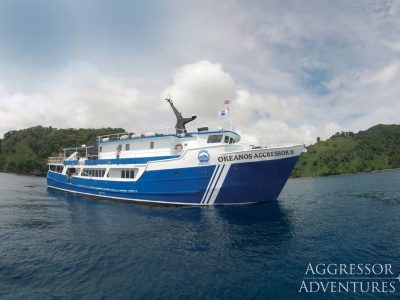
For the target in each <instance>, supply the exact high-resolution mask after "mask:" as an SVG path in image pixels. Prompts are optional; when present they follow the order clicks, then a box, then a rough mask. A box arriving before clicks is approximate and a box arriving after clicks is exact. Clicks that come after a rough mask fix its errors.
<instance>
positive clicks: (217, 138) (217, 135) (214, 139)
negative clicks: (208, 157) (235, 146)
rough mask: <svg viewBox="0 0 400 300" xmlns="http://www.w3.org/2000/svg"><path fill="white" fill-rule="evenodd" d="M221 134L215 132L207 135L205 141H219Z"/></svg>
mask: <svg viewBox="0 0 400 300" xmlns="http://www.w3.org/2000/svg"><path fill="white" fill-rule="evenodd" d="M221 140H222V134H215V135H210V136H208V139H207V143H209V144H211V143H221Z"/></svg>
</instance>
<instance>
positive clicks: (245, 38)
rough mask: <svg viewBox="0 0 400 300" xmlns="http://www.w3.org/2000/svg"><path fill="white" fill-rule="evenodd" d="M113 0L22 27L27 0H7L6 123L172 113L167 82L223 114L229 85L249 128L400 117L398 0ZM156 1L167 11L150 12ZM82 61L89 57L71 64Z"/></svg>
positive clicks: (310, 135)
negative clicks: (133, 0) (162, 0)
mask: <svg viewBox="0 0 400 300" xmlns="http://www.w3.org/2000/svg"><path fill="white" fill-rule="evenodd" d="M114 2H115V1H114ZM114 2H113V4H110V3H109V2H108V1H105V2H104V3H103V2H101V3H103V5H98V3H97V1H96V3H95V2H90V3H88V4H82V3H81V2H79V1H71V2H69V4H68V5H62V6H60V5H58V4H54V5H52V6H51V7H50V8H51V10H50V11H51V12H54V14H53V13H51V14H45V15H46V16H47V15H48V16H56V17H55V18H49V19H46V22H45V23H44V24H46V25H47V24H48V25H49V26H44V27H43V26H42V27H40V28H36V29H39V31H37V30H32V31H30V30H27V29H28V28H26V26H25V27H23V26H22V27H20V26H16V25H18V24H20V22H19V21H20V18H21V15H20V14H19V13H16V15H15V12H18V11H20V9H19V8H20V6H21V5H25V4H22V2H21V3H15V4H13V3H11V2H10V5H11V8H13V6H14V5H15V6H16V8H17V9H11V10H10V9H8V10H7V7H8V6H6V7H4V9H3V7H1V8H2V9H1V10H0V14H1V12H2V13H3V14H4V18H2V19H1V20H2V22H5V23H4V25H7V26H1V30H0V40H1V41H2V42H1V43H0V44H1V45H0V69H1V72H0V83H2V85H3V87H2V88H1V87H0V101H1V102H0V126H1V127H0V132H2V133H4V132H5V131H7V130H10V129H18V128H23V127H27V126H33V125H37V124H42V125H52V126H58V127H61V126H62V127H79V126H82V127H98V126H113V127H116V126H122V127H124V128H127V129H134V128H138V127H139V128H142V127H147V126H156V125H158V124H159V123H161V124H160V125H161V126H166V125H168V126H171V125H173V124H174V117H173V114H172V112H171V111H170V110H169V108H168V105H167V104H166V103H165V102H162V101H161V99H160V94H161V96H162V98H164V97H165V96H167V95H168V93H170V94H171V96H172V97H173V99H174V100H175V102H176V104H177V106H178V108H179V109H181V110H182V112H183V113H184V115H191V114H197V115H198V116H199V120H197V121H196V124H195V125H198V126H202V125H206V124H210V123H218V120H217V113H216V112H217V111H218V110H219V109H221V108H223V104H222V101H223V100H224V99H225V98H231V99H232V100H233V101H234V104H233V110H234V122H235V124H236V128H237V129H239V130H240V131H241V132H242V133H243V135H245V136H248V137H249V138H250V137H252V136H254V137H255V136H257V137H259V138H260V139H265V138H267V139H268V138H272V137H273V138H275V137H276V138H282V139H293V138H294V139H300V140H303V141H305V142H313V141H314V140H315V138H316V137H317V136H320V137H322V138H326V137H329V135H332V134H334V133H335V132H336V131H339V130H345V131H348V130H352V131H358V130H365V129H367V128H368V127H370V126H373V125H375V124H376V123H400V116H399V114H397V113H396V112H397V111H399V110H400V107H399V105H400V104H399V101H398V99H399V96H400V78H399V77H400V76H399V75H400V62H399V58H398V50H399V36H400V15H399V13H400V3H399V2H395V1H394V2H393V1H381V2H376V1H373V0H371V1H369V0H366V1H353V2H348V1H331V2H326V1H325V2H321V1H311V2H309V1H308V2H303V1H294V2H290V3H288V2H285V1H250V2H246V3H244V2H243V1H238V0H232V1H222V2H221V1H220V2H216V1H211V0H202V1H196V0H195V1H189V2H182V1H174V0H170V1H167V3H163V5H162V6H158V5H153V4H145V5H142V4H140V3H139V4H137V5H136V4H135V5H130V3H128V2H126V1H117V2H118V3H116V4H114ZM42 6H44V7H42ZM8 8H9V7H8ZM28 8H30V6H29V7H28ZM36 8H37V11H36V12H35V13H34V15H33V17H35V16H36V18H39V19H40V17H41V16H42V15H43V13H44V12H46V11H48V10H46V9H45V8H46V3H45V2H43V4H41V6H36ZM42 8H43V9H44V10H42ZM22 11H27V12H31V10H29V9H23V10H22ZM159 13H162V15H168V16H169V18H168V22H165V19H163V18H146V17H149V16H156V15H157V14H159ZM121 14H122V15H121ZM6 17H7V18H6ZM32 20H35V18H32ZM149 20H152V21H151V22H149ZM52 22H54V24H53V25H55V26H51V25H52ZM2 24H3V23H2ZM35 24H36V23H33V24H32V26H35ZM72 24H73V25H74V26H72ZM47 28H54V30H53V31H52V32H50V33H49V35H50V36H49V37H48V38H46V37H47V36H46V33H47V32H48V31H46V30H45V29H47ZM64 29H65V31H64ZM32 32H33V33H35V32H39V33H43V34H40V36H38V38H39V37H40V39H38V40H37V45H36V46H40V45H42V46H46V45H47V46H49V45H59V47H53V46H51V47H50V46H49V47H47V46H46V47H44V50H46V49H47V50H48V51H47V52H46V51H40V52H35V51H32V49H41V48H40V47H22V46H24V45H26V44H25V43H26V42H27V41H29V43H35V38H31V39H29V40H28V39H27V37H31V33H32ZM62 33H65V35H64V34H62ZM64 37H65V38H64ZM59 39H60V40H59ZM55 40H56V41H58V40H59V42H60V43H50V42H54V41H55ZM22 42H23V43H22ZM21 43H22V44H21ZM69 43H70V45H68V44H69ZM8 45H10V47H11V46H12V47H11V48H10V47H9V46H8ZM21 45H22V46H21ZM33 46H35V45H33ZM9 48H10V49H11V51H8V52H7V51H6V50H7V49H8V50H10V49H9ZM57 51H60V53H58V55H56V54H57V53H54V56H53V55H52V54H53V52H57ZM10 53H11V54H10ZM38 53H39V54H40V55H39V56H38V57H35V55H36V54H38ZM6 54H7V55H6ZM50 54H51V55H50ZM43 56H44V58H45V59H43ZM48 56H49V57H48ZM24 57H29V58H32V60H35V58H36V64H30V62H31V60H29V59H28V60H24V59H22V58H24ZM60 57H62V59H61V60H62V62H61V63H60V64H58V63H55V62H57V59H59V58H60ZM37 58H42V59H37ZM47 58H48V59H47ZM82 60H83V61H90V63H91V64H89V65H88V64H82V63H77V64H76V65H74V66H73V67H70V68H67V69H63V67H62V66H65V65H67V64H68V63H70V62H76V61H82ZM96 66H97V67H96ZM173 70H176V71H175V72H174V73H172V72H173ZM171 80H172V81H171ZM155 120H157V124H155Z"/></svg>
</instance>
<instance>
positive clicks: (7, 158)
mask: <svg viewBox="0 0 400 300" xmlns="http://www.w3.org/2000/svg"><path fill="white" fill-rule="evenodd" d="M121 132H125V130H124V129H122V128H101V129H84V128H79V129H74V128H69V129H57V128H52V127H42V126H35V127H31V128H27V129H22V130H18V131H9V132H7V133H6V134H4V138H3V139H0V171H2V172H10V173H17V174H27V175H37V176H45V175H46V173H47V169H48V167H47V158H48V157H50V156H58V155H59V153H62V149H63V148H68V147H75V146H80V145H83V144H85V145H95V143H96V137H97V136H99V135H105V134H112V133H121Z"/></svg>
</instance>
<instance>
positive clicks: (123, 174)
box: [121, 169, 135, 178]
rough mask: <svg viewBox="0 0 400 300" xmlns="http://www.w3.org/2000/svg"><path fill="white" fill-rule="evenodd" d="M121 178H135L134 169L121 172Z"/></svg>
mask: <svg viewBox="0 0 400 300" xmlns="http://www.w3.org/2000/svg"><path fill="white" fill-rule="evenodd" d="M121 178H135V170H134V169H128V170H121Z"/></svg>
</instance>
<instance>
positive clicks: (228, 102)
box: [224, 99, 231, 111]
mask: <svg viewBox="0 0 400 300" xmlns="http://www.w3.org/2000/svg"><path fill="white" fill-rule="evenodd" d="M224 104H225V108H226V110H227V111H229V109H230V108H231V100H229V99H226V100H225V101H224Z"/></svg>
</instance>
